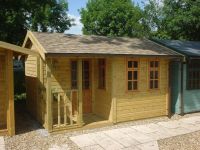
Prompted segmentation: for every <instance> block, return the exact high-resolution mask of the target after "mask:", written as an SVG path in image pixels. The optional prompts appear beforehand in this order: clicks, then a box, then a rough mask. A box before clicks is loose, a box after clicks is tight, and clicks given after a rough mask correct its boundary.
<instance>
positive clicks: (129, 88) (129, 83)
mask: <svg viewBox="0 0 200 150" xmlns="http://www.w3.org/2000/svg"><path fill="white" fill-rule="evenodd" d="M132 89H133V88H132V81H128V90H132Z"/></svg>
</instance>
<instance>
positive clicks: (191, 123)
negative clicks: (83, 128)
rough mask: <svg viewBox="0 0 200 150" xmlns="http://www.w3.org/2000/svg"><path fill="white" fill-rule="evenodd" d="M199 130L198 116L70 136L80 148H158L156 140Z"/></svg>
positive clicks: (141, 149) (97, 149)
mask: <svg viewBox="0 0 200 150" xmlns="http://www.w3.org/2000/svg"><path fill="white" fill-rule="evenodd" d="M198 130H200V116H194V117H189V118H183V119H180V120H173V121H167V122H159V123H150V124H145V125H136V126H130V127H125V128H117V129H110V130H107V131H99V132H95V133H89V134H83V135H78V136H73V137H70V139H71V140H72V141H73V142H74V143H75V144H76V145H77V146H78V147H79V148H80V149H81V150H158V149H159V147H158V144H157V140H160V139H165V138H169V137H172V136H178V135H182V134H187V133H191V132H195V131H198Z"/></svg>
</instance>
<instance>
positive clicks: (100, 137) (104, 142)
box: [90, 132, 124, 150]
mask: <svg viewBox="0 0 200 150" xmlns="http://www.w3.org/2000/svg"><path fill="white" fill-rule="evenodd" d="M90 136H91V138H92V139H93V140H94V141H95V142H96V143H97V144H98V145H100V146H101V147H102V148H103V149H105V150H120V149H122V148H124V146H123V145H121V144H120V143H118V142H117V141H115V140H114V139H112V138H110V137H109V136H107V135H106V134H105V133H104V132H96V133H92V134H90Z"/></svg>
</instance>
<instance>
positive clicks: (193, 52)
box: [154, 39, 200, 57]
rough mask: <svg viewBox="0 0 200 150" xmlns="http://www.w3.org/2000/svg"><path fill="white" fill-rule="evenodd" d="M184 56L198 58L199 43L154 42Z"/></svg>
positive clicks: (178, 41) (199, 54)
mask: <svg viewBox="0 0 200 150" xmlns="http://www.w3.org/2000/svg"><path fill="white" fill-rule="evenodd" d="M154 41H155V42H158V43H160V44H162V45H163V46H166V47H168V48H171V49H173V50H175V51H176V52H179V53H181V54H183V55H186V56H193V57H200V41H199V42H197V41H196V42H194V41H180V40H158V39H156V40H154Z"/></svg>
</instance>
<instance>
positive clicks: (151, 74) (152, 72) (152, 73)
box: [150, 71, 154, 79]
mask: <svg viewBox="0 0 200 150" xmlns="http://www.w3.org/2000/svg"><path fill="white" fill-rule="evenodd" d="M150 79H154V71H150Z"/></svg>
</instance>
